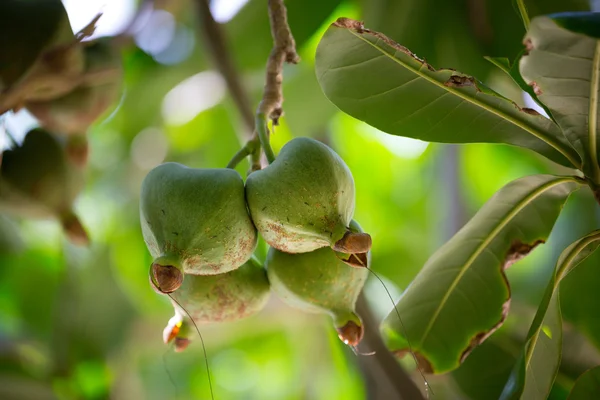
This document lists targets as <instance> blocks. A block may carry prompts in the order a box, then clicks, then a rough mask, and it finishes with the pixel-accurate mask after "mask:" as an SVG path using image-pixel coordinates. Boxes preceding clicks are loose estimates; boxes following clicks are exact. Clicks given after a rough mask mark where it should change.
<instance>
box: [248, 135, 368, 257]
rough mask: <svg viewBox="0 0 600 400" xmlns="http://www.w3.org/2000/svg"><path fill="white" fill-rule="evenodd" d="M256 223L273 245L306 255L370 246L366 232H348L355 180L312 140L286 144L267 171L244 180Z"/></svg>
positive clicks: (359, 250)
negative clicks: (326, 249)
mask: <svg viewBox="0 0 600 400" xmlns="http://www.w3.org/2000/svg"><path fill="white" fill-rule="evenodd" d="M246 198H247V201H248V208H249V210H250V214H251V216H252V220H253V221H254V224H255V225H256V228H257V229H258V231H259V232H260V234H261V236H262V237H263V238H264V239H265V241H266V242H267V243H268V244H269V245H270V246H271V247H274V248H276V249H278V250H281V251H284V252H287V253H304V252H308V251H312V250H315V249H318V248H321V247H325V246H330V247H332V248H333V249H335V250H337V251H341V252H345V253H363V252H367V251H368V250H369V249H370V247H371V238H370V237H369V235H367V234H355V233H352V232H351V231H350V230H349V224H350V220H351V219H352V215H353V214H354V180H353V178H352V173H351V172H350V170H349V169H348V167H347V166H346V164H345V163H344V161H343V160H342V159H341V158H340V157H339V156H338V155H337V154H336V153H335V152H334V151H333V150H332V149H330V148H329V147H327V146H326V145H324V144H323V143H321V142H318V141H316V140H313V139H309V138H296V139H293V140H291V141H290V142H288V143H287V144H286V145H285V146H284V147H283V148H282V150H281V152H280V154H279V156H278V157H277V159H276V160H275V161H274V162H273V163H272V164H271V165H269V166H268V167H267V168H265V169H263V170H260V171H256V172H253V173H252V174H250V176H249V177H248V180H247V182H246Z"/></svg>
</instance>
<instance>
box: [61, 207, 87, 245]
mask: <svg viewBox="0 0 600 400" xmlns="http://www.w3.org/2000/svg"><path fill="white" fill-rule="evenodd" d="M61 223H62V227H63V230H64V231H65V233H66V234H67V237H68V238H69V240H70V241H71V242H72V243H73V244H76V245H78V246H87V245H89V244H90V238H89V236H88V234H87V232H86V231H85V228H84V227H83V225H82V224H81V221H79V218H77V216H76V215H75V214H73V213H68V214H67V215H65V216H63V217H62V220H61Z"/></svg>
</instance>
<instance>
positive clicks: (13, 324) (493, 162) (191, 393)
mask: <svg viewBox="0 0 600 400" xmlns="http://www.w3.org/2000/svg"><path fill="white" fill-rule="evenodd" d="M162 3H165V9H166V10H167V11H169V12H171V13H173V15H174V17H175V20H176V21H177V24H178V26H180V27H183V28H186V29H188V30H190V31H192V30H196V29H197V26H196V20H195V18H194V17H195V12H194V8H193V4H192V2H183V1H173V2H157V7H158V6H161V5H162ZM286 3H289V14H290V24H291V27H292V30H293V32H294V34H295V36H296V39H297V41H298V45H299V52H300V54H301V56H302V62H301V63H300V64H299V65H297V66H291V67H286V69H285V78H284V79H285V87H284V93H285V99H286V102H285V111H286V115H285V117H284V118H283V119H282V121H281V122H282V125H281V126H280V127H279V128H278V129H277V130H276V132H275V134H274V135H273V146H274V149H275V151H278V150H279V149H280V148H281V147H282V146H283V144H284V143H285V142H286V141H287V140H289V139H290V138H292V137H295V136H311V137H315V138H318V139H320V140H322V141H324V142H326V143H327V144H329V145H330V146H332V147H333V148H334V149H335V150H336V151H337V152H338V153H339V154H340V156H341V157H342V158H343V159H344V160H345V161H346V163H347V164H348V166H349V167H350V169H351V170H352V172H353V174H354V178H355V181H356V187H357V210H356V219H357V220H358V221H360V223H361V225H362V226H363V227H364V228H365V230H366V231H368V232H370V233H371V235H372V237H373V242H374V245H373V251H372V253H373V263H372V266H373V269H374V270H375V271H376V272H377V273H379V274H381V275H382V277H384V278H385V281H386V283H387V285H388V286H389V288H390V290H392V292H393V293H394V295H395V297H396V299H397V297H398V295H399V293H401V291H402V289H404V288H405V287H406V286H407V285H408V284H409V282H410V281H411V279H412V278H413V277H414V276H415V275H416V273H417V272H418V270H419V269H420V267H421V266H422V265H423V264H424V262H425V261H426V259H427V258H428V257H429V255H430V254H432V253H433V251H434V250H435V249H437V248H438V247H439V246H440V245H441V244H442V243H443V242H444V241H446V240H447V239H448V238H449V237H450V236H451V235H452V234H453V233H454V232H456V231H457V230H458V229H459V228H460V227H461V226H462V225H463V224H464V223H465V222H466V221H467V220H468V218H469V217H470V216H472V215H473V214H474V213H475V211H476V210H477V209H478V208H479V207H480V206H481V205H482V204H483V203H484V202H485V201H486V200H487V199H488V198H489V197H490V196H491V195H492V194H493V193H494V192H495V191H496V190H497V189H499V188H500V187H502V186H503V185H504V184H506V183H508V182H509V181H511V180H513V179H515V178H518V177H521V176H524V175H528V174H533V173H548V172H550V173H561V172H564V170H562V169H560V168H559V167H557V166H555V165H554V164H551V163H550V162H548V161H546V160H544V159H542V158H541V157H538V156H535V155H534V154H533V153H531V152H528V151H526V150H523V149H518V148H514V147H509V146H503V145H467V146H462V147H460V148H458V147H457V146H445V145H439V144H432V145H429V146H426V145H425V144H424V143H421V142H418V141H410V140H406V139H402V138H399V137H391V136H386V135H385V134H383V133H381V132H378V131H376V130H374V129H373V128H371V127H369V126H367V125H365V124H363V123H362V122H359V121H356V120H354V119H352V118H351V117H348V116H346V115H343V114H341V113H340V112H338V111H337V110H336V108H335V107H334V106H333V105H331V104H330V103H329V102H328V101H327V99H326V98H325V96H324V95H323V94H322V92H321V90H320V88H319V86H318V83H317V81H316V78H315V75H314V51H315V48H316V44H317V43H318V40H319V38H320V36H321V34H322V33H323V32H324V30H325V29H326V27H327V25H328V24H329V23H331V22H332V21H334V20H335V19H336V18H337V17H340V16H346V17H353V18H357V19H363V20H364V21H365V24H366V26H367V27H370V28H373V29H377V30H380V31H384V32H386V33H387V34H389V36H391V37H392V38H394V39H395V40H397V41H398V42H400V43H402V44H403V45H406V46H407V47H409V48H410V49H411V50H413V51H414V52H415V53H417V54H418V55H420V56H423V57H426V58H427V60H428V61H429V62H431V63H432V64H434V65H439V66H447V67H454V68H457V69H459V70H461V71H464V72H466V73H472V74H474V75H476V76H477V77H478V78H479V79H481V80H483V81H484V82H486V83H487V84H488V85H490V86H492V87H493V88H494V89H496V90H498V91H499V92H501V93H503V94H505V95H507V96H510V97H513V98H514V99H515V101H517V102H518V103H522V99H521V98H518V96H520V92H519V91H518V90H516V88H515V86H514V84H513V83H512V82H511V81H510V80H509V79H508V77H505V76H503V75H502V74H501V73H500V72H498V71H494V69H493V65H492V64H490V63H488V62H487V61H485V60H484V59H483V58H482V57H483V56H485V55H489V56H506V57H509V58H511V59H512V58H514V57H515V56H516V55H517V53H518V52H519V51H520V49H521V38H522V37H523V34H524V30H523V28H522V24H521V22H520V20H519V17H518V15H517V14H516V12H515V11H514V9H513V8H512V6H511V4H510V3H511V2H510V1H505V0H502V1H501V0H487V1H467V0H451V1H446V2H438V1H435V2H434V1H433V0H428V1H421V0H376V1H371V0H369V1H367V0H348V1H334V0H327V1H300V0H289V2H286ZM526 3H527V5H528V6H529V8H530V13H531V16H534V15H537V14H541V13H546V12H554V11H564V10H579V9H587V2H586V1H577V0H574V1H562V0H561V1H559V0H553V1H542V0H532V1H527V2H526ZM225 32H226V33H227V35H228V39H229V42H230V44H231V51H232V54H233V56H234V58H235V60H236V63H237V65H238V67H239V68H240V73H241V76H242V78H243V79H244V83H245V84H246V87H247V88H248V90H249V91H250V93H251V94H252V99H253V100H254V101H258V98H259V96H260V93H261V89H262V85H263V74H264V71H263V69H264V63H265V62H266V57H267V55H268V52H269V50H270V47H271V38H270V35H269V29H268V24H267V14H266V0H250V1H249V3H248V4H247V5H246V6H245V7H244V8H243V9H242V10H241V11H240V13H239V14H238V15H237V16H236V17H234V18H233V19H232V20H231V21H230V22H228V23H227V24H226V30H225ZM195 36H196V38H197V39H196V40H195V42H194V43H195V44H194V47H193V51H192V52H191V54H190V55H189V56H188V57H187V58H185V59H184V60H181V61H180V62H177V63H170V64H161V63H159V62H157V61H156V59H155V58H153V57H152V56H151V55H149V54H146V53H145V52H144V51H142V50H141V49H139V48H137V47H135V46H131V47H129V48H126V49H125V50H124V51H123V59H124V66H125V71H126V77H125V79H126V91H125V95H124V97H123V99H122V100H121V103H120V104H119V105H118V108H117V110H116V111H115V112H114V113H113V114H112V115H110V117H109V118H108V119H107V120H105V121H104V122H101V123H98V124H96V125H95V126H94V127H93V129H92V130H91V132H90V133H89V138H90V142H91V162H90V166H89V169H88V171H87V186H86V190H85V193H84V194H83V195H82V196H81V197H80V198H79V200H78V202H77V203H76V209H77V211H78V213H79V214H80V215H81V217H82V220H83V222H84V224H85V225H86V226H87V227H88V229H89V232H90V235H91V238H92V242H93V245H92V246H91V247H90V248H89V249H80V248H75V247H72V246H71V245H69V244H68V243H67V242H66V241H65V239H64V238H63V237H62V233H61V231H60V227H59V226H58V225H57V224H56V223H54V222H32V221H21V220H19V221H14V220H9V219H7V218H4V217H3V218H2V219H0V398H1V399H7V400H8V399H10V400H12V399H23V400H27V399H36V400H37V399H69V400H70V399H90V400H91V399H107V398H110V399H115V400H116V399H149V400H152V399H192V398H197V399H205V398H208V395H209V391H208V390H209V388H208V379H207V374H206V369H205V364H204V359H203V357H204V356H203V353H202V348H201V345H200V341H199V340H195V341H194V342H193V344H192V345H191V346H190V347H189V348H188V350H186V352H184V353H174V352H173V350H172V349H170V348H168V347H166V346H165V345H164V344H163V343H162V340H161V336H162V329H163V327H164V326H165V325H166V322H167V320H168V319H169V318H170V317H171V315H172V307H171V305H170V304H169V302H168V301H166V300H165V299H164V298H162V297H160V296H158V295H156V294H155V293H154V292H153V291H152V289H150V286H149V285H148V266H149V264H150V262H151V258H150V256H149V254H148V252H147V250H146V247H145V245H144V243H143V240H142V237H141V232H140V228H139V217H138V194H139V187H140V183H141V180H142V179H143V177H144V176H145V174H146V173H147V172H148V171H149V170H150V169H151V168H152V167H154V166H155V165H157V164H158V163H160V162H162V161H164V160H168V161H178V162H182V163H186V164H188V165H190V166H193V167H224V166H225V165H226V164H227V162H228V160H229V159H230V157H231V156H232V155H233V153H235V152H236V151H237V150H238V149H239V147H240V144H241V143H242V141H243V140H244V135H245V133H244V132H243V130H242V129H241V127H242V123H241V120H240V118H239V114H238V113H237V111H236V109H235V107H234V105H233V103H232V102H231V100H230V99H229V98H228V97H227V96H226V97H225V98H223V99H219V100H218V104H216V105H214V106H213V107H210V108H208V109H206V110H203V111H202V112H200V113H198V114H197V115H195V116H194V117H193V118H191V119H190V120H189V121H187V122H185V123H178V124H175V123H172V122H169V118H166V117H167V116H166V115H165V112H164V110H165V106H164V101H165V96H166V95H167V94H168V93H169V91H170V90H172V89H173V88H174V87H175V86H176V85H178V84H179V83H180V82H182V81H183V80H184V79H186V78H189V77H191V76H193V75H195V74H198V73H200V72H202V71H206V70H210V69H212V68H213V66H212V63H211V58H210V55H209V54H207V51H206V49H205V48H204V46H203V45H202V40H200V39H199V38H198V35H197V34H196V35H195ZM210 95H211V90H208V91H204V92H198V93H196V94H195V96H196V97H193V96H192V100H194V99H196V100H198V101H199V100H201V98H202V96H209V97H210ZM515 96H517V97H515ZM179 106H181V104H180V105H179ZM247 167H248V166H247V165H241V166H240V167H238V170H239V171H240V172H241V173H242V174H244V173H245V172H246V169H247ZM599 222H600V215H599V212H598V207H597V204H596V203H595V202H594V200H593V199H592V198H591V196H588V194H587V193H584V192H581V193H578V194H576V195H574V196H573V197H572V198H571V199H570V200H569V202H568V204H567V206H566V212H565V213H564V214H563V215H561V217H560V219H559V221H558V223H557V226H556V228H555V230H554V232H553V233H552V235H551V237H550V240H549V242H548V243H547V244H546V245H544V246H540V247H539V248H537V249H536V250H535V251H534V252H533V253H532V255H531V256H530V257H528V258H526V259H525V260H524V261H521V262H519V263H518V264H516V265H514V266H512V267H511V269H510V270H509V271H508V275H509V279H510V282H511V285H512V292H513V302H512V308H511V316H510V318H509V319H508V321H507V322H506V324H505V326H504V327H503V328H502V329H501V330H500V331H498V332H497V333H496V334H495V335H494V337H493V340H491V341H490V342H489V343H486V344H485V345H484V346H482V347H481V348H480V349H477V350H476V351H475V352H474V353H473V355H472V356H471V357H470V358H469V359H468V361H467V362H466V363H465V364H464V365H463V366H462V367H461V368H459V369H458V370H457V371H456V372H454V373H452V374H450V375H447V376H441V377H431V378H430V383H431V385H432V387H433V389H434V391H435V393H436V397H435V398H436V399H440V400H441V399H491V398H495V396H497V394H498V393H499V390H501V388H502V387H503V385H504V382H505V379H506V377H507V376H508V373H509V372H510V369H511V367H512V364H511V361H510V360H511V357H514V358H516V357H517V356H518V353H519V349H520V347H519V346H521V345H522V342H523V340H524V338H525V334H526V332H527V329H528V327H529V325H530V322H531V320H532V318H533V315H534V312H535V308H536V306H537V303H538V302H539V300H540V298H541V296H542V294H543V291H544V288H545V287H546V285H547V282H548V280H549V278H550V275H551V272H552V268H553V266H554V263H555V261H556V259H557V257H558V254H560V251H561V250H562V248H564V247H565V246H566V245H567V244H568V243H571V242H572V241H573V240H575V239H576V238H577V237H579V236H581V235H582V234H585V233H587V232H589V231H590V230H592V229H594V228H598V226H599ZM264 251H265V246H264V245H263V246H262V247H261V248H260V249H259V254H262V256H263V257H264ZM597 266H598V257H591V258H590V259H588V260H587V261H586V262H585V263H584V265H582V266H581V267H579V268H578V269H577V270H576V271H575V272H573V273H572V274H571V275H569V276H568V277H567V278H566V279H565V281H564V284H563V289H562V292H561V296H562V298H561V301H562V307H563V310H564V316H565V320H566V325H568V327H570V328H569V329H574V330H576V331H578V332H580V334H578V335H575V336H573V335H571V336H569V335H566V337H565V343H566V344H565V346H568V341H569V340H572V341H573V343H588V341H589V342H591V343H592V344H593V345H594V346H596V347H599V346H600V318H599V317H598V314H597V293H598V290H600V279H598V273H597ZM367 289H368V290H367V294H368V301H369V304H370V306H371V308H372V309H373V314H374V315H375V316H376V317H377V318H378V319H381V317H382V316H383V315H385V314H387V312H388V311H389V310H390V309H391V306H392V305H391V303H390V301H389V299H388V298H387V297H386V296H385V294H384V292H383V289H382V288H381V287H380V286H379V284H378V282H376V281H374V282H370V283H369V284H368V288H367ZM200 331H201V332H202V334H203V338H204V341H205V343H206V347H207V352H208V360H209V363H210V367H211V374H212V382H213V385H214V390H215V396H216V398H217V399H219V400H225V399H244V400H247V399H261V400H263V399H277V400H280V399H289V400H293V399H327V400H332V399H345V400H352V399H357V400H359V399H365V398H367V394H366V393H367V391H368V385H369V384H377V380H374V381H373V380H370V381H369V382H368V384H367V381H366V380H365V379H363V377H362V375H361V372H360V363H361V357H357V356H355V355H354V354H353V353H352V352H351V351H350V349H348V348H347V347H345V346H344V345H343V344H342V343H341V342H340V341H339V340H338V339H337V338H336V335H335V332H333V330H332V329H331V326H330V321H328V320H327V317H320V316H314V315H305V314H303V313H300V312H297V311H294V310H292V309H290V308H288V307H286V306H284V305H283V304H282V303H281V302H279V301H278V300H277V299H275V298H274V297H273V298H272V300H271V302H270V303H269V304H268V306H267V308H266V309H265V310H264V311H262V312H261V313H260V314H259V315H258V316H255V317H252V318H250V319H247V320H243V321H239V322H237V323H229V324H220V325H207V326H200ZM582 335H583V336H582ZM598 363H600V357H599V356H598V352H597V351H589V352H587V356H586V357H579V358H577V357H575V358H568V357H565V358H564V359H563V365H562V366H561V372H560V375H559V378H558V379H557V382H556V384H555V390H554V391H553V394H552V396H553V397H552V398H553V399H565V398H566V393H567V392H568V389H569V388H570V387H571V386H572V384H573V382H574V380H575V378H576V376H577V374H578V373H580V372H582V371H583V370H585V369H587V368H589V367H591V366H593V365H595V364H598ZM403 365H406V366H407V368H408V370H409V371H410V372H411V373H412V374H413V377H414V379H415V381H416V382H417V384H418V385H421V386H422V384H421V382H420V377H419V375H418V373H416V372H415V371H414V368H413V367H412V365H411V364H410V363H404V364H403ZM390 396H392V395H390ZM385 398H386V399H387V398H393V397H385Z"/></svg>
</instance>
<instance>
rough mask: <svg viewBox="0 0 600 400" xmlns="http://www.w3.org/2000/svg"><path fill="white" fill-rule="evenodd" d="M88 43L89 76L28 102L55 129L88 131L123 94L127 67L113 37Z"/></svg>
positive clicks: (45, 125)
mask: <svg viewBox="0 0 600 400" xmlns="http://www.w3.org/2000/svg"><path fill="white" fill-rule="evenodd" d="M85 45H86V47H85V48H84V54H85V74H87V75H88V76H89V77H90V79H89V80H86V82H85V83H84V84H82V85H80V86H78V87H77V88H75V89H74V90H73V91H72V92H70V93H68V94H65V95H64V96H61V97H58V98H56V99H52V100H48V101H31V102H27V103H26V104H25V106H26V107H27V109H28V110H29V111H30V112H31V113H32V114H33V115H34V116H35V117H36V118H37V119H38V120H39V121H40V123H41V125H42V126H44V127H45V128H47V129H49V130H51V131H53V132H59V133H62V134H66V135H76V134H85V132H87V130H88V128H89V127H90V125H92V124H93V123H94V122H95V121H96V120H97V119H98V118H99V117H100V116H101V115H103V114H104V113H105V112H106V111H107V110H108V109H109V107H110V106H112V105H114V104H115V103H116V102H117V100H118V99H119V96H120V95H121V92H122V80H123V69H122V65H121V56H120V54H119V53H118V51H117V50H116V49H115V48H114V47H113V46H112V45H111V42H110V40H109V39H101V40H97V41H94V42H92V43H86V44H85ZM92 77H95V78H92Z"/></svg>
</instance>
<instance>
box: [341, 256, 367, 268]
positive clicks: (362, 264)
mask: <svg viewBox="0 0 600 400" xmlns="http://www.w3.org/2000/svg"><path fill="white" fill-rule="evenodd" d="M340 260H342V261H343V262H345V263H346V264H348V265H349V266H351V267H353V268H367V266H368V262H369V261H368V257H367V253H357V254H350V255H349V256H348V258H346V259H342V258H340Z"/></svg>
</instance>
